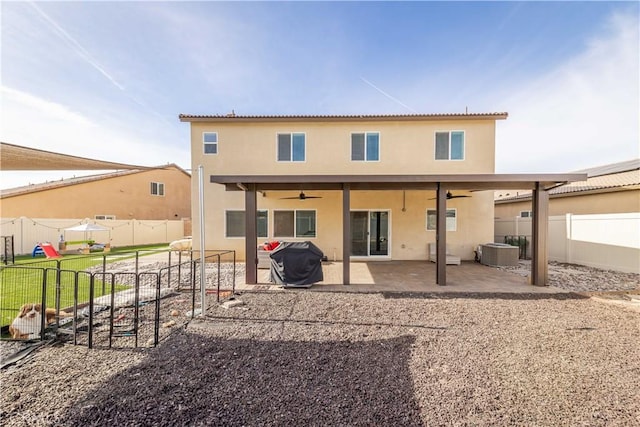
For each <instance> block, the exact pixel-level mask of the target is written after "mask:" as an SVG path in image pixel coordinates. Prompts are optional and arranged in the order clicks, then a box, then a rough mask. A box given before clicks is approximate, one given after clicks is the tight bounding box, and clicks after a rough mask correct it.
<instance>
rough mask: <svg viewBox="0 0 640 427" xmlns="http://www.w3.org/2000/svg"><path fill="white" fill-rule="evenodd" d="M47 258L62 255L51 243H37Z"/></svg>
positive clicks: (60, 256)
mask: <svg viewBox="0 0 640 427" xmlns="http://www.w3.org/2000/svg"><path fill="white" fill-rule="evenodd" d="M38 244H39V245H40V247H41V248H42V250H43V251H44V254H45V255H46V257H47V258H62V255H60V253H59V252H58V251H57V250H56V248H54V247H53V245H51V243H38Z"/></svg>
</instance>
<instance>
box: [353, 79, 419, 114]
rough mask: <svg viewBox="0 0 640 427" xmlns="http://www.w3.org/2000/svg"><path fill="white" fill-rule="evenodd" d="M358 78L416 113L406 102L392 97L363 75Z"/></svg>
mask: <svg viewBox="0 0 640 427" xmlns="http://www.w3.org/2000/svg"><path fill="white" fill-rule="evenodd" d="M360 80H362V81H363V82H365V83H366V84H368V85H369V86H371V87H372V88H374V89H375V90H377V91H378V92H380V93H381V94H383V95H384V96H386V97H387V98H389V99H390V100H392V101H395V102H397V103H398V104H400V105H402V106H403V107H404V108H406V109H407V110H410V111H413V112H414V113H416V114H417V113H418V112H417V111H416V110H414V109H413V108H411V107H409V106H408V105H407V104H405V103H404V102H402V101H400V100H399V99H397V98H394V97H393V96H391V95H389V94H388V93H387V92H385V91H383V90H382V89H380V88H379V87H378V86H376V85H374V84H373V83H371V82H370V81H369V80H367V79H365V78H364V77H362V76H361V77H360Z"/></svg>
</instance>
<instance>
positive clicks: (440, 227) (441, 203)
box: [436, 183, 447, 286]
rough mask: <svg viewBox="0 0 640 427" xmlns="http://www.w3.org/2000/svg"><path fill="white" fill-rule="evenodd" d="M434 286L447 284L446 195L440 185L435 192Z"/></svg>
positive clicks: (439, 184)
mask: <svg viewBox="0 0 640 427" xmlns="http://www.w3.org/2000/svg"><path fill="white" fill-rule="evenodd" d="M436 284H438V285H440V286H445V285H446V284H447V193H446V191H444V189H443V188H442V185H441V183H438V188H437V190H436Z"/></svg>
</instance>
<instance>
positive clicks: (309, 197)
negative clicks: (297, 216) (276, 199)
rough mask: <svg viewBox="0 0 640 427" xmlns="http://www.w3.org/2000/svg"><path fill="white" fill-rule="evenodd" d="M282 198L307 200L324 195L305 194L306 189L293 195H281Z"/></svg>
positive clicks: (320, 197)
mask: <svg viewBox="0 0 640 427" xmlns="http://www.w3.org/2000/svg"><path fill="white" fill-rule="evenodd" d="M280 198H281V199H298V200H306V199H322V196H307V195H306V194H304V191H301V192H300V194H298V195H297V196H293V197H280Z"/></svg>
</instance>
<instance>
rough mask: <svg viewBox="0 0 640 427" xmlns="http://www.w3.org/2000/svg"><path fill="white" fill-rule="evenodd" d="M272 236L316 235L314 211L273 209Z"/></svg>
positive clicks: (306, 236)
mask: <svg viewBox="0 0 640 427" xmlns="http://www.w3.org/2000/svg"><path fill="white" fill-rule="evenodd" d="M273 237H305V238H308V237H316V211H314V210H288V211H287V210H278V211H274V212H273Z"/></svg>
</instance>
